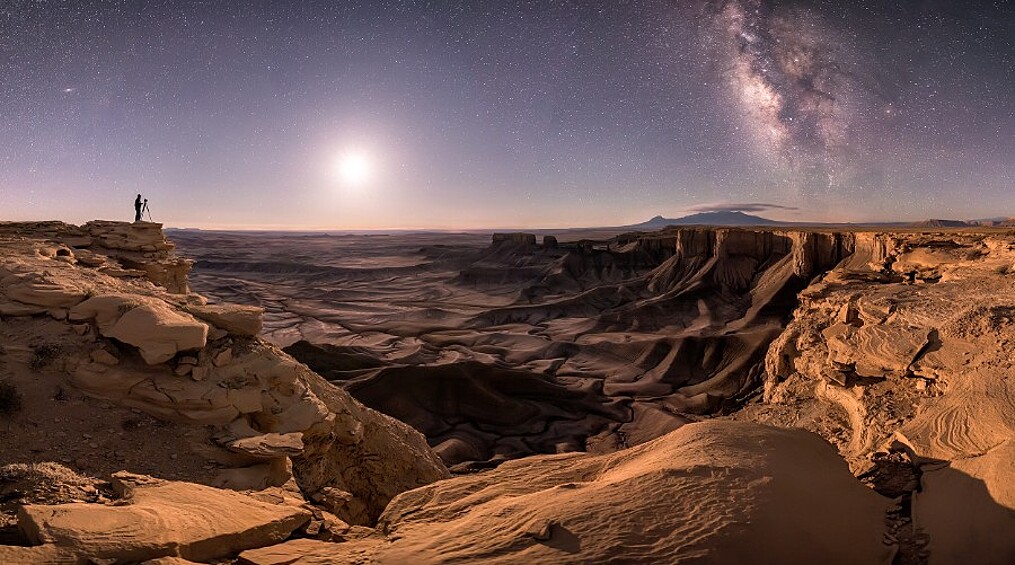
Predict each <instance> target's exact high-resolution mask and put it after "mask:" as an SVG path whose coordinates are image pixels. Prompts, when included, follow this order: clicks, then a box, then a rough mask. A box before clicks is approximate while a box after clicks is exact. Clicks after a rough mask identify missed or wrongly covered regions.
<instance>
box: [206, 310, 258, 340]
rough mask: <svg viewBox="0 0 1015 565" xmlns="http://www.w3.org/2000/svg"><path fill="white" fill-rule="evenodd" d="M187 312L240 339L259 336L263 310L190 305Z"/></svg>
mask: <svg viewBox="0 0 1015 565" xmlns="http://www.w3.org/2000/svg"><path fill="white" fill-rule="evenodd" d="M187 311H189V312H190V313H191V314H193V315H194V316H197V317H198V318H200V319H202V320H204V321H206V322H208V323H210V324H211V325H213V326H216V327H219V328H222V329H224V330H226V331H227V332H229V333H230V334H232V335H235V336H241V337H252V336H255V335H257V334H259V333H260V332H261V327H262V324H263V318H264V308H259V307H257V306H241V305H239V304H228V305H226V304H207V305H190V306H187Z"/></svg>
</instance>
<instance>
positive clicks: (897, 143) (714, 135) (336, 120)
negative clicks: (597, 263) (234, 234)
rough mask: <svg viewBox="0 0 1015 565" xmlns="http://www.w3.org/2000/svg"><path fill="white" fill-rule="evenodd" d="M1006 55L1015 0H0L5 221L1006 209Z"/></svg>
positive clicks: (336, 220)
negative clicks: (752, 208) (137, 198)
mask: <svg viewBox="0 0 1015 565" xmlns="http://www.w3.org/2000/svg"><path fill="white" fill-rule="evenodd" d="M1013 41H1015V3H1012V2H1009V1H990V0H978V1H974V2H961V3H959V2H952V1H945V0H920V1H904V2H881V1H873V0H854V1H850V2H843V1H839V0H834V1H833V0H625V1H619V2H618V1H615V0H590V1H583V2H578V1H574V0H554V1H549V0H539V1H537V0H503V1H493V0H490V1H478V2H470V3H441V2H423V1H413V0H376V1H358V0H352V1H347V2H331V1H324V0H306V1H302V2H288V1H286V2H283V1H265V2H258V3H253V4H251V3H242V4H240V3H233V2H202V1H196V0H182V1H168V0H153V1H152V2H146V3H145V4H144V6H143V7H139V6H138V5H136V4H134V3H132V2H126V1H123V0H110V1H98V0H84V1H70V0H9V1H7V2H4V3H3V5H2V6H0V75H2V76H3V77H4V80H3V81H2V82H0V210H2V212H3V214H2V216H3V218H4V219H43V218H47V219H48V218H60V219H65V220H70V221H84V220H87V219H90V218H94V217H108V218H115V217H122V216H124V215H126V216H127V217H128V218H129V217H131V215H132V209H131V208H130V201H131V199H132V198H133V197H134V195H135V194H137V193H139V192H140V193H144V194H145V195H146V196H148V197H150V198H151V204H152V210H153V211H154V212H155V214H156V215H157V216H158V217H159V218H158V219H161V220H163V221H165V222H167V223H169V224H170V225H178V226H195V227H211V226H220V227H251V226H261V227H266V226H272V227H304V228H332V227H348V228H355V229H366V228H455V229H458V228H479V227H486V228H501V227H518V228H524V227H559V226H571V225H585V226H600V225H611V224H612V225H616V224H627V223H635V222H638V221H642V220H644V219H646V218H649V217H652V216H654V215H657V214H662V215H665V216H672V215H676V214H680V213H681V212H686V211H688V210H693V209H698V208H700V207H702V206H706V207H707V206H709V205H711V204H716V203H722V205H723V206H730V205H733V204H736V203H747V204H751V205H756V204H759V203H761V204H766V205H772V207H770V208H768V210H769V212H770V214H771V215H772V216H773V217H775V218H776V219H788V220H793V219H813V220H833V221H869V220H877V219H914V220H915V219H924V218H928V217H949V218H962V219H975V218H980V217H992V216H998V215H1015V196H1013V195H1015V141H1013V140H1015V88H1013V85H1015V46H1013V44H1012V42H1013ZM350 152H352V153H354V154H356V155H361V157H356V158H349V157H348V154H350ZM336 163H337V164H336ZM367 165H369V166H367ZM368 173H369V174H368ZM124 202H126V203H127V205H126V206H125V205H124ZM731 203H732V204H731Z"/></svg>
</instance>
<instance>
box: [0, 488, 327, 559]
mask: <svg viewBox="0 0 1015 565" xmlns="http://www.w3.org/2000/svg"><path fill="white" fill-rule="evenodd" d="M114 488H117V489H118V490H119V491H120V492H121V495H122V497H123V499H122V501H120V503H119V504H118V505H101V504H64V505H35V504H29V505H25V506H23V507H22V508H21V509H20V510H19V511H18V527H19V528H20V529H21V531H22V533H23V534H24V535H25V537H26V538H27V539H28V540H29V541H30V542H31V543H33V544H36V545H44V546H45V545H49V546H53V547H56V548H59V549H66V550H70V551H72V552H74V553H75V554H77V555H79V556H82V557H87V558H90V559H93V560H95V559H113V560H116V561H117V562H126V561H144V560H146V559H155V558H159V557H167V556H178V557H182V558H185V559H190V560H194V561H208V560H212V559H218V558H221V557H226V556H229V555H231V554H234V553H236V552H239V551H243V550H245V549H251V548H257V547H263V546H267V545H271V544H275V543H278V542H280V541H282V540H284V539H286V538H288V537H289V535H290V534H292V532H293V531H294V530H296V528H299V527H300V526H302V525H303V524H305V523H307V522H308V521H309V520H310V518H311V513H310V512H308V511H307V510H304V509H302V508H298V507H294V506H289V505H282V504H269V503H266V502H263V501H261V500H258V499H257V498H254V497H252V496H248V495H245V494H241V493H238V492H234V491H227V490H221V489H216V488H213V487H208V486H204V485H197V484H193V483H185V482H173V481H165V480H160V479H155V478H152V477H147V476H143V475H133V474H130V473H126V472H120V473H117V474H115V475H114Z"/></svg>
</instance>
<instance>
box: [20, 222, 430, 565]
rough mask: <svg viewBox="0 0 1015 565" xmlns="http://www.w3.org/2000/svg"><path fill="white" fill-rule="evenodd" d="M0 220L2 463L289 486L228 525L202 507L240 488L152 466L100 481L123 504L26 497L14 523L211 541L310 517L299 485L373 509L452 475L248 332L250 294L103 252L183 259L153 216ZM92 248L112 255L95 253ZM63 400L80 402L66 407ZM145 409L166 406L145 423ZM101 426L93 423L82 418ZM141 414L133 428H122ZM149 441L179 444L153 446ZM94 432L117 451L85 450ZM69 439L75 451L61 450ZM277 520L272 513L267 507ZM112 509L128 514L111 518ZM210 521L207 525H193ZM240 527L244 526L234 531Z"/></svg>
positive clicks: (262, 537) (153, 549)
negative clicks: (195, 289) (7, 406)
mask: <svg viewBox="0 0 1015 565" xmlns="http://www.w3.org/2000/svg"><path fill="white" fill-rule="evenodd" d="M151 230H154V232H152V231H151ZM0 231H2V233H3V235H0V305H2V307H0V343H2V346H0V368H2V373H0V378H2V380H3V382H4V384H5V386H6V387H8V389H7V390H13V391H15V392H14V393H10V394H17V395H18V398H19V399H20V400H21V402H20V403H19V406H21V408H22V409H21V411H20V412H16V413H12V414H10V415H9V421H8V422H7V431H6V433H5V449H4V450H3V453H2V460H0V465H4V464H12V463H16V464H24V463H31V462H33V461H40V460H42V461H45V460H47V459H46V457H57V458H58V459H60V460H63V461H65V462H70V463H72V464H74V465H75V466H77V467H78V468H79V470H80V471H82V472H85V473H94V474H97V475H101V474H103V473H108V472H111V471H114V470H117V468H116V466H117V465H118V463H117V461H140V464H139V465H138V467H140V468H138V469H128V470H132V471H143V472H149V473H153V474H154V473H157V474H159V475H171V476H173V477H174V478H186V479H189V480H192V481H194V482H198V483H204V484H208V485H215V486H219V487H228V488H232V489H239V490H262V489H265V488H274V489H281V490H278V492H279V493H282V495H281V498H279V499H278V501H276V502H272V503H271V504H276V503H277V504H283V505H284V506H286V508H288V506H292V505H291V504H289V503H287V502H285V501H287V500H295V501H296V502H295V504H296V507H295V508H296V509H295V510H294V509H293V508H288V509H286V508H278V509H274V510H273V509H268V508H266V509H265V512H267V513H266V514H265V515H264V516H263V518H264V519H263V520H262V519H261V518H262V517H261V516H260V515H258V514H257V513H256V512H254V510H256V508H255V507H256V506H257V504H252V503H251V504H252V505H251V509H250V513H248V515H246V516H243V515H242V513H239V515H237V516H235V519H236V520H239V522H237V523H236V524H235V528H234V527H233V526H231V525H229V524H227V523H223V522H222V521H221V520H213V519H212V518H210V517H204V518H202V517H201V512H209V513H222V514H224V515H226V518H223V519H225V520H228V519H230V518H229V516H231V515H233V514H237V513H238V512H239V511H238V510H237V509H236V505H237V504H238V505H240V506H244V505H246V504H248V502H249V501H248V500H247V499H246V498H242V497H240V498H237V497H238V496H240V495H235V496H234V495H232V494H229V493H228V492H226V493H222V492H220V491H217V490H216V489H212V488H210V487H200V486H198V485H194V486H193V487H176V486H173V485H169V486H166V487H165V488H163V487H161V486H159V487H158V488H155V487H151V485H150V484H148V483H146V485H147V486H145V488H144V489H140V490H138V489H132V488H129V489H128V488H122V489H120V491H119V492H118V493H110V494H109V497H112V498H120V499H121V500H123V501H125V502H127V503H128V504H127V506H118V507H115V508H111V507H107V506H103V505H101V504H92V505H86V507H81V508H77V509H76V511H77V510H80V512H78V513H70V514H67V512H66V511H65V510H63V509H47V508H45V507H36V506H25V507H24V508H23V509H22V511H21V515H20V516H19V520H18V526H19V528H20V529H21V531H22V532H23V536H24V539H23V541H27V542H30V543H43V544H48V545H54V546H56V547H57V548H58V549H60V551H61V552H63V553H60V552H58V553H60V555H63V557H62V558H61V559H63V558H67V556H68V555H70V556H74V555H77V556H85V555H87V556H90V557H95V558H102V559H106V558H113V559H115V560H118V562H119V561H123V560H143V559H147V558H150V557H157V556H159V555H182V556H184V557H187V556H188V555H191V556H197V557H200V558H202V559H207V558H210V557H218V556H219V555H227V554H230V553H235V552H236V551H239V550H242V549H245V548H248V547H257V546H259V545H265V544H267V543H270V542H272V541H279V540H281V539H285V538H286V537H288V536H289V535H290V534H291V533H292V531H293V530H295V529H296V527H299V526H301V525H303V524H304V523H306V521H307V520H305V519H304V518H305V517H306V516H309V512H310V511H309V510H300V509H299V505H301V504H305V499H306V500H311V499H312V500H314V501H315V502H316V503H318V504H319V505H320V507H321V508H325V509H327V511H328V512H330V513H331V514H333V515H334V516H336V520H338V519H341V520H343V521H345V522H347V523H351V524H367V523H372V521H373V520H375V519H376V518H377V516H378V515H379V514H380V513H381V511H382V510H383V509H384V507H385V505H386V504H387V502H388V501H389V500H390V499H391V498H392V497H393V496H395V495H397V494H398V493H400V492H403V491H405V490H407V489H410V488H413V487H416V486H420V485H423V484H426V483H428V482H431V481H434V480H438V479H441V478H444V477H446V476H447V471H446V469H445V468H444V466H443V465H442V464H441V462H440V461H439V459H437V457H436V456H435V455H434V454H433V453H432V452H431V451H430V450H429V448H428V447H427V445H426V442H425V440H424V438H423V437H422V436H421V435H420V434H419V433H418V432H416V431H414V430H412V429H411V428H410V427H408V426H406V425H405V424H402V423H401V422H398V421H396V420H393V419H392V418H389V417H387V416H384V415H383V414H379V413H377V412H374V411H372V410H369V409H367V408H365V407H363V406H362V405H360V404H359V403H358V402H356V401H355V400H353V399H352V398H351V397H350V396H349V395H348V393H346V392H344V391H342V390H341V389H337V388H335V387H333V386H331V385H329V384H328V383H327V382H325V381H324V380H323V379H321V378H320V377H319V376H317V375H316V374H314V373H313V372H312V371H310V370H309V369H308V368H307V367H305V366H304V365H301V364H299V363H298V362H296V361H295V360H293V359H292V358H290V357H289V356H288V355H286V354H285V353H283V352H281V351H280V350H278V349H277V348H275V347H273V346H271V345H269V344H266V343H264V342H262V341H261V340H259V339H258V338H256V337H254V334H256V333H257V332H258V330H259V329H260V325H261V319H260V318H261V316H260V312H261V311H260V309H257V308H252V307H249V306H230V305H227V304H214V305H210V304H206V300H205V299H204V298H203V297H201V296H198V295H194V294H180V293H172V292H169V290H170V289H168V288H165V287H163V286H162V285H161V284H154V282H158V283H163V282H165V281H164V280H163V279H161V278H160V273H162V271H160V270H159V269H148V268H147V265H146V264H144V263H137V264H133V266H132V271H134V272H132V273H131V274H130V275H129V276H126V277H125V276H122V273H120V272H112V273H111V272H110V269H108V268H106V267H109V266H110V265H111V264H112V262H114V261H115V262H119V261H123V260H125V259H123V257H126V256H128V255H129V254H131V253H137V254H138V255H129V256H130V257H133V259H130V260H131V261H139V262H140V261H142V260H144V259H146V258H150V259H151V260H153V261H154V263H155V264H156V265H161V266H165V265H170V264H175V265H188V264H189V262H188V261H186V260H182V259H175V258H173V257H171V256H169V255H161V254H160V253H166V254H167V253H168V252H169V251H170V250H171V246H169V245H168V244H164V245H163V246H162V247H159V246H158V245H156V244H157V243H158V241H163V242H164V239H163V238H162V236H161V232H160V231H159V230H158V227H157V226H155V227H150V226H144V225H137V224H120V225H117V224H114V223H109V222H105V223H91V224H87V225H86V226H83V227H82V228H74V227H73V226H66V225H64V224H42V225H41V226H40V225H39V224H22V225H17V224H3V226H2V230H0ZM152 233H155V234H157V235H158V237H157V238H156V237H154V235H152ZM82 234H86V235H82ZM135 236H136V237H137V239H134V237H135ZM74 238H80V239H74ZM149 246H154V247H155V251H149V250H148V249H147V248H148V247H149ZM97 249H102V250H103V251H105V252H107V253H109V255H104V257H105V259H103V260H102V261H99V260H98V259H97V258H98V257H99V255H98V253H97V251H96V250H97ZM79 254H82V256H83V257H87V258H88V260H86V261H81V260H79V258H78V255H79ZM123 254H127V255H123ZM121 265H122V264H121ZM116 268H122V267H116ZM150 272H154V273H156V274H155V281H152V280H150V279H148V278H147V277H148V275H147V274H146V273H150ZM184 283H185V280H184ZM185 288H186V285H185V284H184V285H182V289H185ZM174 290H181V288H180V287H179V286H177V287H176V288H175V289H174ZM54 391H55V392H54ZM68 403H73V404H75V405H78V406H80V407H79V408H77V409H75V410H72V411H68V410H67V408H66V405H67V404H68ZM89 407H90V408H89ZM148 416H152V417H154V418H155V419H156V421H157V422H161V424H155V425H152V426H150V427H147V429H139V428H141V427H144V426H146V424H145V420H143V419H142V418H143V417H148ZM64 419H66V420H67V421H66V422H65V421H64ZM117 422H119V423H120V430H119V431H117V430H116V429H115V428H114V427H113V426H116V423H117ZM96 426H102V427H101V428H98V430H97V431H93V430H96ZM67 431H71V432H72V433H73V434H74V435H71V434H68V433H67ZM135 431H136V432H137V433H139V434H141V435H143V436H144V437H140V436H139V437H136V438H134V439H128V438H127V437H126V436H130V435H133V434H134V433H135ZM43 437H45V438H47V441H46V442H45V443H44V444H43V443H41V442H40V439H41V438H43ZM152 443H154V444H155V445H154V446H152V445H150V444H152ZM159 444H161V445H163V446H165V447H169V446H170V445H172V446H174V447H173V449H174V450H171V451H164V450H163V451H159ZM102 446H109V449H111V450H115V451H113V455H106V456H103V455H102V454H101V453H95V452H96V451H97V450H99V449H101V448H102ZM81 447H84V449H81ZM152 447H154V449H152ZM50 449H52V451H49V450H50ZM47 451H49V455H46V454H45V453H46V452H47ZM73 453H79V454H80V455H79V456H78V458H77V459H70V458H67V455H70V454H73ZM3 469H6V468H3V467H0V476H3V475H4V472H5V471H3ZM121 482H122V481H121ZM174 484H175V483H174ZM149 487H151V488H149ZM180 489H183V490H180ZM187 489H190V490H189V491H188V490H187ZM202 489H205V490H202ZM165 492H170V493H172V496H171V497H170V498H171V499H173V500H178V501H179V504H181V505H183V506H180V507H179V508H180V514H179V516H178V517H176V516H175V515H173V516H170V515H171V514H173V512H175V510H173V511H172V512H170V511H169V510H166V509H167V508H176V506H173V505H174V504H177V503H175V502H172V501H171V500H170V499H165V497H163V496H162V494H157V493H165ZM149 493H151V494H150V495H149ZM202 493H203V494H202ZM11 500H14V501H17V500H21V499H20V498H19V495H17V494H16V493H15V495H13V496H9V497H7V498H6V499H5V501H6V503H9V502H10V501H11ZM31 500H32V499H31V498H30V497H29V498H28V499H25V501H26V502H31ZM215 500H221V501H222V502H223V504H224V505H225V506H222V507H221V508H219V507H218V506H216V504H217V503H213V501H215ZM230 500H231V501H233V502H232V503H231V504H233V508H232V509H230V507H229V506H228V504H227V503H228V501H230ZM195 503H197V505H198V506H200V505H201V504H202V503H207V504H208V505H209V506H208V507H207V508H206V509H204V510H202V509H201V508H199V507H197V506H195V508H194V509H193V512H197V514H194V513H193V512H191V510H186V508H185V507H186V505H187V504H195ZM150 506H158V507H159V508H162V510H163V511H164V512H163V515H161V517H160V518H159V519H160V520H165V522H150V523H149V522H146V521H145V520H144V519H142V518H143V517H144V516H148V515H150V514H152V512H153V511H152V510H150V509H149V507H150ZM188 512H191V513H189V514H188ZM166 513H168V514H166ZM252 516H253V518H251V517H252ZM272 516H275V517H272ZM243 520H252V522H251V523H249V524H248V523H247V522H243ZM276 521H278V524H279V525H278V527H275V526H271V525H270V524H274V523H275V522H276ZM191 522H193V523H191ZM121 523H122V524H125V525H126V524H131V528H135V529H134V530H130V529H128V530H124V529H123V528H121V527H120V526H116V527H113V525H116V524H121ZM104 524H106V525H109V528H106V527H105V526H104ZM204 524H210V525H208V526H207V528H206V529H203V530H202V529H201V528H204V527H205V525H204ZM3 526H4V523H0V531H3ZM248 526H249V527H248ZM262 526H263V527H266V528H268V529H267V530H264V531H261V530H258V528H261V527H262ZM88 528H91V529H88ZM146 528H147V529H146ZM231 528H232V529H231ZM82 529H84V530H82ZM167 529H168V530H169V531H167V532H163V533H164V536H162V534H160V536H162V537H159V536H155V535H154V532H156V530H167ZM250 531H253V533H250ZM265 532H267V533H265ZM103 536H105V537H103ZM110 536H111V537H110ZM166 536H168V537H166ZM181 536H182V537H181ZM244 536H248V537H250V538H251V539H254V540H255V542H250V543H247V542H245V541H242V542H241V541H237V540H241V539H245V538H244ZM15 537H16V536H15ZM139 544H140V545H139ZM209 547H218V548H220V549H216V550H215V551H220V553H218V554H214V555H213V554H212V553H209V550H208V548H209ZM132 548H137V549H136V550H135V549H132ZM188 548H192V549H188ZM202 548H203V549H202ZM86 549H87V551H86ZM40 551H41V550H40ZM68 552H69V553H68ZM0 555H4V554H3V553H0ZM32 555H35V554H34V553H33V554H32ZM39 555H42V554H41V553H40V554H39ZM39 559H42V557H39ZM0 561H2V559H0Z"/></svg>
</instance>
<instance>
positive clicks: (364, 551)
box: [242, 421, 894, 564]
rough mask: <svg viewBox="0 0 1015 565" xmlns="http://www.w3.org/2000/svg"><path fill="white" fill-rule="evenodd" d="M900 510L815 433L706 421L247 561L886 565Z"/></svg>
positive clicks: (415, 503)
mask: <svg viewBox="0 0 1015 565" xmlns="http://www.w3.org/2000/svg"><path fill="white" fill-rule="evenodd" d="M890 504H891V501H890V500H889V499H886V498H884V497H881V496H880V495H878V494H876V493H874V492H873V491H871V490H870V489H867V488H866V487H864V486H863V485H861V484H860V483H859V482H858V481H856V480H855V479H854V478H853V476H852V475H851V474H850V472H849V469H848V468H847V467H846V465H845V464H844V463H843V461H842V460H841V459H840V458H839V457H838V456H837V455H836V454H835V451H834V450H833V449H832V448H831V446H829V445H828V444H827V443H826V442H824V441H823V440H821V439H820V438H819V437H817V436H816V435H814V434H811V433H808V432H804V431H802V430H790V429H777V428H771V427H767V426H758V425H755V424H746V423H733V422H721V421H708V422H701V423H694V424H688V425H686V426H684V427H682V428H680V429H678V430H676V431H675V432H672V433H670V434H668V435H666V436H663V437H662V438H659V439H656V440H653V441H651V442H648V443H645V444H642V445H640V446H638V447H634V448H631V449H627V450H624V451H620V452H617V453H614V454H610V455H601V456H590V455H587V454H564V455H543V456H534V457H529V458H525V459H520V460H516V461H509V462H507V463H504V464H502V465H501V466H500V467H498V468H496V469H494V470H490V471H487V472H485V473H480V474H474V475H466V476H461V477H455V478H452V479H450V480H446V481H440V482H437V483H434V484H432V485H429V486H426V487H423V488H420V489H416V490H412V491H409V492H406V493H403V494H402V495H400V496H398V497H396V498H395V500H393V501H392V502H391V504H390V505H389V506H388V508H387V509H386V510H385V512H384V515H383V516H382V517H381V521H380V524H379V527H378V530H379V531H381V532H384V533H385V537H384V538H366V539H362V540H358V541H355V542H349V543H341V544H336V545H333V546H332V547H327V546H322V545H320V544H311V543H305V544H303V543H301V544H300V546H295V545H292V546H288V547H287V546H285V545H284V546H281V547H277V548H265V549H264V550H261V551H251V552H247V553H245V554H244V555H243V557H242V558H244V559H250V562H252V563H258V561H256V560H255V559H257V558H259V557H260V556H263V558H265V559H268V558H269V557H270V556H273V555H281V554H282V552H284V551H288V552H290V554H294V555H302V554H306V555H310V556H314V557H313V558H314V559H324V558H326V557H325V555H327V556H328V558H330V559H332V560H333V562H336V563H342V562H347V561H358V562H375V563H385V562H400V563H411V562H417V563H426V562H445V561H454V562H463V563H466V562H483V563H505V564H507V563H576V564H577V563H607V562H630V563H681V562H685V561H687V562H705V563H747V562H757V563H811V562H822V561H828V560H829V559H832V560H833V561H836V562H842V563H888V562H890V561H891V558H892V555H893V553H894V549H893V548H891V547H887V546H885V545H884V544H882V537H883V534H884V533H885V531H886V528H885V525H884V513H885V511H886V510H887V508H888V507H889V505H890ZM819 514H820V516H821V517H822V518H821V519H820V520H818V519H815V518H814V516H816V515H819ZM790 532H792V533H790ZM831 556H834V557H831ZM264 562H265V563H270V562H271V561H264ZM309 562H314V561H309Z"/></svg>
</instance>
